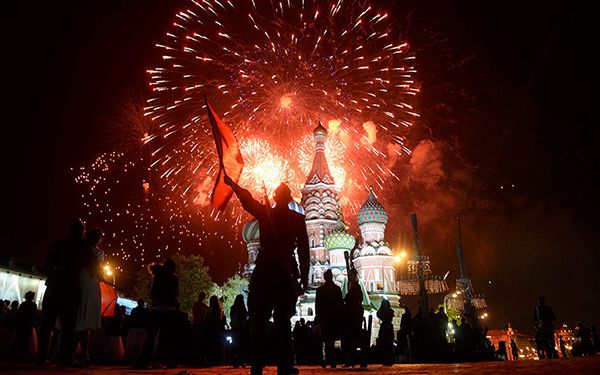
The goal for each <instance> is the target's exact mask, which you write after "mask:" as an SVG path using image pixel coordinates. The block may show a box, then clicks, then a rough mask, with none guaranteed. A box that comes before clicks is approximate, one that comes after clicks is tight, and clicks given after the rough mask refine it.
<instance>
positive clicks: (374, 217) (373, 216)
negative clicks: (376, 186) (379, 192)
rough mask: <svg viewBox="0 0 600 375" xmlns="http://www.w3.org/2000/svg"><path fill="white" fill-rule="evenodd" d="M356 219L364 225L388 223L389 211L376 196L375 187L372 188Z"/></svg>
mask: <svg viewBox="0 0 600 375" xmlns="http://www.w3.org/2000/svg"><path fill="white" fill-rule="evenodd" d="M356 220H357V221H358V225H362V224H364V223H381V224H386V223H387V221H388V215H387V212H386V211H385V208H384V207H383V205H382V204H381V203H379V201H378V200H377V198H375V193H373V188H370V191H369V196H368V197H367V200H366V201H365V203H363V205H362V206H361V207H360V209H359V210H358V214H357V216H356Z"/></svg>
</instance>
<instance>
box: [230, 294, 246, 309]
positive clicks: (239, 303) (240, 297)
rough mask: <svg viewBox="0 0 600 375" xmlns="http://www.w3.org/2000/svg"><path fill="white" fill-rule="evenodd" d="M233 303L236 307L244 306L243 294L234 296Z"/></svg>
mask: <svg viewBox="0 0 600 375" xmlns="http://www.w3.org/2000/svg"><path fill="white" fill-rule="evenodd" d="M233 305H234V306H236V307H246V305H245V304H244V296H243V295H241V294H238V295H237V296H235V301H233Z"/></svg>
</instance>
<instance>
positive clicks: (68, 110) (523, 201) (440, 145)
mask: <svg viewBox="0 0 600 375" xmlns="http://www.w3.org/2000/svg"><path fill="white" fill-rule="evenodd" d="M381 3H382V4H384V3H387V2H383V1H382V2H381ZM484 3H485V4H484ZM181 4H185V2H183V1H181V2H180V1H168V2H167V1H155V0H152V1H150V0H143V1H142V0H130V1H106V0H105V1H85V2H80V1H77V2H75V1H73V2H63V3H62V5H57V3H51V2H42V3H39V4H38V2H11V3H10V4H4V5H3V8H4V10H3V11H2V16H1V17H2V22H1V26H0V27H2V33H1V35H2V36H1V38H2V49H3V53H2V56H3V58H2V68H3V69H2V72H3V79H2V83H3V89H4V90H3V91H4V95H3V97H4V100H5V103H4V113H5V114H7V115H5V117H4V121H3V122H4V124H3V127H2V129H3V147H1V148H0V149H1V150H2V151H1V152H2V158H1V160H2V171H3V179H2V181H3V184H2V188H3V191H4V194H3V196H4V205H3V212H4V216H5V223H6V224H5V225H4V230H3V241H2V250H0V253H1V254H2V255H5V254H12V255H16V256H17V257H18V258H19V259H24V260H26V259H32V260H41V259H43V257H44V255H45V253H46V251H47V249H48V247H49V246H50V244H51V243H52V242H53V241H54V240H55V239H57V238H58V237H60V236H62V235H63V234H64V232H65V230H66V223H67V222H68V220H69V219H70V218H72V217H76V216H78V215H80V211H81V209H80V206H79V204H78V201H77V199H76V195H77V191H76V189H75V184H74V183H73V178H72V173H70V168H71V167H75V168H76V167H79V166H80V165H84V164H86V163H89V162H90V161H92V160H93V159H94V158H95V157H96V156H97V155H98V154H99V153H100V152H102V151H105V149H106V148H105V147H106V144H107V140H106V139H105V137H106V135H105V133H106V132H103V129H104V128H105V127H106V123H107V121H108V119H109V118H110V117H111V116H112V115H113V114H114V108H115V107H116V106H117V104H118V102H117V101H118V97H119V95H120V94H121V93H122V92H124V91H126V90H129V89H131V88H134V89H136V90H142V91H143V90H146V87H147V77H146V73H145V70H146V69H147V68H150V67H152V66H153V65H154V62H155V61H156V59H157V58H158V56H159V55H158V52H159V51H157V49H156V48H155V47H154V44H155V43H156V42H157V41H158V40H159V39H160V37H161V36H162V35H163V34H164V32H165V30H166V29H167V27H168V25H169V24H170V23H171V22H172V16H173V15H174V14H175V12H176V11H177V10H178V9H179V7H180V6H181ZM390 4H391V5H387V7H388V8H389V9H391V11H392V13H393V14H394V17H396V18H397V19H398V24H399V25H398V27H399V28H400V30H401V31H402V32H403V34H404V37H405V39H407V40H408V41H409V42H410V44H411V49H412V50H413V51H415V52H416V56H417V61H418V65H417V67H418V72H419V73H418V75H417V77H418V81H419V87H420V89H421V96H420V97H419V103H418V110H419V112H420V114H421V119H420V121H419V123H417V126H416V127H415V128H414V129H413V130H412V132H411V134H410V135H409V145H410V147H411V148H412V149H413V151H414V152H413V155H412V157H411V159H410V160H409V159H407V160H405V161H404V163H405V166H404V167H401V170H405V171H406V175H405V178H402V181H401V182H400V183H399V184H398V185H399V187H398V191H399V192H403V193H402V194H404V195H401V194H400V193H398V194H396V195H391V196H387V197H385V198H384V199H383V201H384V203H385V204H386V207H389V209H390V211H391V212H393V213H394V215H395V216H392V218H391V219H390V221H394V222H395V224H390V228H389V230H388V237H393V239H390V242H392V243H393V242H394V241H395V238H400V239H401V240H399V241H400V242H402V243H410V240H409V238H410V237H409V233H410V231H409V228H408V223H409V221H408V219H409V213H410V212H413V211H416V212H418V213H419V215H420V217H422V220H421V221H422V222H423V225H422V226H421V232H422V233H421V235H422V238H421V241H422V243H423V246H424V249H425V252H426V253H427V255H430V256H431V258H432V266H433V269H434V271H435V272H436V273H439V274H444V273H445V272H446V270H450V272H451V273H450V276H449V279H450V280H451V279H453V278H455V277H456V274H457V265H456V261H455V246H456V234H455V229H454V218H455V217H456V216H457V215H460V216H461V217H462V219H463V226H464V236H463V244H464V248H465V257H466V258H467V259H466V266H467V272H468V273H469V274H470V276H471V277H472V279H473V282H474V287H475V289H476V291H478V292H483V293H485V295H486V298H487V301H488V304H489V313H490V321H489V322H488V324H489V325H490V327H504V326H505V325H506V322H508V321H510V322H512V323H513V324H514V325H515V326H516V327H517V328H520V329H524V330H530V327H531V316H532V308H533V306H534V304H535V301H536V298H537V296H538V295H545V296H546V297H547V300H548V303H549V304H550V305H552V306H553V307H554V308H555V311H556V313H557V316H558V318H559V321H560V322H563V321H564V322H566V323H568V324H573V323H575V322H576V321H578V320H582V321H584V322H589V323H595V324H598V323H600V319H598V318H599V317H598V315H599V313H600V300H599V299H598V298H597V297H598V295H599V292H600V276H599V275H600V274H599V273H598V267H599V266H600V255H599V253H598V245H599V244H600V235H599V234H598V230H597V228H598V224H599V220H598V215H597V211H598V207H599V204H598V195H599V194H598V190H599V188H600V186H599V184H598V182H597V181H598V179H597V177H598V176H597V175H598V172H597V171H598V170H599V165H598V164H599V163H598V161H599V157H598V154H599V153H598V151H597V149H596V148H595V143H596V138H595V137H594V136H593V134H592V123H593V118H596V121H597V115H596V112H595V111H594V109H595V108H596V107H597V104H596V103H595V96H596V95H594V94H595V93H596V86H595V81H596V78H598V77H597V67H596V66H594V59H593V58H592V56H593V55H594V54H595V53H596V51H595V48H596V45H597V41H596V40H595V38H594V33H593V31H595V27H594V26H595V20H594V19H592V17H593V14H594V12H592V10H591V9H586V7H587V6H586V5H582V4H581V3H580V2H568V1H562V2H546V1H537V2H527V4H523V2H519V1H503V2H494V3H491V2H480V1H472V2H441V1H434V2H422V1H393V2H390ZM411 168H413V169H411ZM392 190H393V189H392ZM407 191H408V192H409V193H407ZM230 255H231V254H223V255H220V254H219V253H218V252H217V253H214V252H213V253H211V256H206V258H207V259H206V260H207V263H208V264H209V265H210V267H211V272H212V276H213V279H215V280H217V281H222V280H223V279H224V278H226V277H227V276H229V275H231V274H232V273H233V272H234V270H235V269H236V268H237V261H243V254H242V253H241V252H240V253H239V254H235V259H236V262H235V264H233V263H232V262H230V261H228V260H227V259H229V258H228V257H229V256H230ZM449 284H450V285H449V286H450V288H453V287H454V285H453V284H454V283H453V282H452V281H450V282H449ZM438 299H439V300H440V301H441V296H438V297H433V300H434V301H436V302H437V300H438ZM408 302H409V304H411V303H412V304H413V305H414V304H415V301H412V300H411V299H409V300H408Z"/></svg>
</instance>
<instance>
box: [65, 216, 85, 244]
mask: <svg viewBox="0 0 600 375" xmlns="http://www.w3.org/2000/svg"><path fill="white" fill-rule="evenodd" d="M84 233H85V224H83V221H82V220H81V219H74V220H71V222H70V223H69V236H71V237H73V238H77V239H83V235H84Z"/></svg>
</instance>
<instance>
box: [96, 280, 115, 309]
mask: <svg viewBox="0 0 600 375" xmlns="http://www.w3.org/2000/svg"><path fill="white" fill-rule="evenodd" d="M100 301H101V302H100V315H101V316H115V308H116V307H117V292H115V290H114V288H113V287H112V286H110V285H109V284H107V283H105V282H103V281H100Z"/></svg>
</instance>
